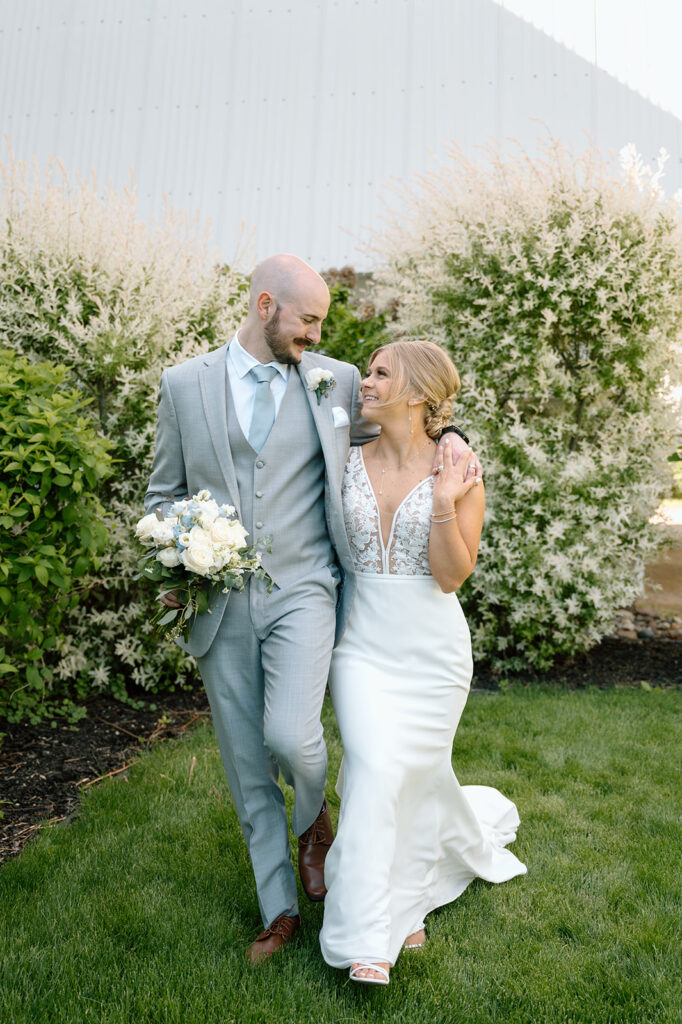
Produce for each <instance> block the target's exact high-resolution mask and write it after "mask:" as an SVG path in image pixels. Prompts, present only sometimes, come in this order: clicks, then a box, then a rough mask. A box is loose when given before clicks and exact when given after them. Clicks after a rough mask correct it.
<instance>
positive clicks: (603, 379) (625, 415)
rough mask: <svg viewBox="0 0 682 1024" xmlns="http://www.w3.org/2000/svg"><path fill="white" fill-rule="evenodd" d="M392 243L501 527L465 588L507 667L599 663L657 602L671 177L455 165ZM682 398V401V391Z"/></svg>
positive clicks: (673, 377) (672, 325)
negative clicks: (617, 628)
mask: <svg viewBox="0 0 682 1024" xmlns="http://www.w3.org/2000/svg"><path fill="white" fill-rule="evenodd" d="M451 157H452V158H451V160H450V161H449V162H448V164H447V165H446V166H444V167H443V168H442V170H441V171H440V172H438V173H437V174H435V175H433V176H431V177H426V178H424V179H422V180H421V182H420V184H419V185H418V186H416V187H415V189H414V190H412V191H409V192H408V193H407V195H406V196H405V203H404V207H403V213H402V214H401V218H400V220H396V222H395V223H394V224H393V225H392V226H391V227H389V229H388V231H387V232H386V234H385V236H384V237H383V238H382V239H380V240H379V241H378V243H377V249H378V251H379V253H380V257H381V259H382V260H383V263H382V266H381V267H380V269H379V271H378V274H377V275H376V276H377V278H378V285H379V286H383V287H384V289H385V290H386V291H385V294H387V295H388V296H389V298H391V297H392V299H393V301H394V302H395V303H396V304H397V307H398V311H397V320H396V325H395V330H396V332H397V334H398V335H399V336H402V337H408V338H409V337H422V338H430V339H432V340H435V341H437V342H439V343H440V344H442V345H443V346H444V347H446V348H447V349H448V350H449V351H450V352H451V353H452V355H453V357H454V361H455V363H456V365H457V367H458V369H459V371H460V375H461V377H462V390H461V396H460V399H459V401H458V405H457V414H458V417H461V420H462V422H463V424H464V426H465V429H466V430H467V433H469V434H470V436H471V439H472V443H473V446H474V447H475V448H476V449H477V450H478V451H479V452H480V455H481V458H482V460H483V463H484V466H485V481H486V492H487V499H488V512H487V517H486V524H485V526H484V531H483V539H482V543H481V549H480V556H479V561H478V565H477V567H476V571H475V573H474V574H473V576H472V577H471V578H470V580H469V581H468V582H467V584H466V585H465V587H464V588H463V591H462V601H463V604H464V605H465V607H466V610H467V612H468V618H469V624H470V626H471V629H472V635H473V640H474V647H475V651H476V653H477V655H478V656H479V657H485V658H487V659H489V660H490V661H491V662H492V663H493V664H494V665H496V666H497V667H498V669H499V670H500V671H504V670H507V669H510V670H522V669H523V668H524V667H525V666H526V665H528V664H530V665H532V666H535V667H537V668H546V667H548V666H549V665H550V664H551V662H552V661H553V659H554V658H556V657H557V656H558V655H560V654H571V653H573V652H576V651H580V650H584V649H587V648H588V647H590V646H591V645H593V644H594V643H595V642H596V641H597V640H599V639H600V638H601V637H602V636H603V635H604V633H605V632H607V631H608V630H609V628H610V626H611V624H612V621H613V616H614V612H615V610H616V609H617V608H619V607H622V606H626V605H628V604H630V602H631V601H632V600H633V599H634V598H635V597H636V596H637V595H638V594H639V593H640V591H641V587H642V583H643V575H644V565H645V562H646V560H647V559H649V558H650V557H651V556H652V554H653V553H654V552H655V551H656V549H657V547H658V545H659V544H660V543H661V537H660V531H656V529H655V528H654V527H652V526H651V524H650V522H649V519H650V517H651V514H652V512H653V511H654V510H655V508H656V507H657V505H658V503H659V502H660V500H661V498H662V497H663V496H664V495H665V494H666V492H667V491H668V490H669V488H670V482H671V481H670V468H669V464H668V462H667V459H668V457H669V455H670V454H671V453H672V452H673V451H674V449H675V447H676V444H677V443H678V441H677V440H676V435H678V430H679V405H678V406H677V407H676V405H675V400H674V395H675V386H676V384H677V383H678V382H679V380H680V366H681V363H682V360H681V359H680V355H681V348H680V339H681V336H682V288H681V286H680V282H682V227H681V221H680V216H679V207H678V205H677V203H676V202H674V201H672V200H671V201H667V200H666V199H665V197H664V196H663V194H662V192H661V190H660V187H659V172H657V173H652V172H651V171H650V170H649V169H648V168H645V167H644V166H643V165H642V163H641V160H640V159H639V158H638V157H637V155H636V153H635V152H634V151H633V150H632V149H631V148H627V149H626V150H624V151H623V154H622V157H621V158H622V168H623V176H622V180H621V179H618V178H616V177H614V176H613V174H612V173H611V172H610V170H609V169H608V168H607V167H606V166H605V165H604V164H603V163H602V162H601V160H600V159H599V157H598V156H597V155H595V154H594V153H592V152H587V153H586V154H585V155H584V156H582V157H581V158H580V159H576V158H575V157H574V156H572V155H571V154H569V153H567V152H565V151H563V150H562V149H561V148H560V147H559V146H558V145H554V144H552V145H550V146H549V147H548V149H547V152H546V153H545V155H544V158H543V159H541V160H535V161H531V160H530V158H527V157H523V158H520V159H518V160H511V159H506V160H505V159H502V158H501V157H499V156H495V155H493V157H492V160H491V165H490V166H489V167H488V168H487V169H486V168H482V167H480V166H475V165H473V164H471V163H469V162H467V161H466V160H465V159H464V158H463V157H462V156H461V155H460V154H459V153H458V152H456V151H454V152H453V153H452V154H451ZM678 394H679V392H678Z"/></svg>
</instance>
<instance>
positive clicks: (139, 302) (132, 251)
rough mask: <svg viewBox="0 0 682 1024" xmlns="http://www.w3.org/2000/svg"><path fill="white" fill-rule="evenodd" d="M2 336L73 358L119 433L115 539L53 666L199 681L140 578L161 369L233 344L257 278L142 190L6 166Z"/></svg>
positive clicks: (121, 685)
mask: <svg viewBox="0 0 682 1024" xmlns="http://www.w3.org/2000/svg"><path fill="white" fill-rule="evenodd" d="M0 176H1V178H2V193H1V194H0V344H2V345H4V346H5V347H8V348H11V349H14V350H16V351H17V352H19V353H21V354H23V355H25V356H26V357H27V358H28V359H30V360H31V361H35V360H43V359H49V360H50V361H52V362H55V363H61V364H64V365H65V366H67V367H68V373H69V381H70V382H71V383H72V384H73V386H75V387H77V388H78V389H79V391H80V393H81V395H82V396H83V397H87V398H90V399H92V402H91V404H90V405H89V406H88V407H87V414H88V415H90V416H91V417H92V419H93V423H94V425H95V426H96V428H97V430H98V431H99V432H101V433H102V434H103V435H104V436H105V437H107V438H109V439H110V441H111V443H112V455H113V457H114V460H115V462H114V468H115V473H114V475H112V476H111V477H110V478H109V479H108V480H107V481H105V482H104V484H103V486H102V488H101V492H100V497H101V500H102V502H103V504H104V506H105V507H106V510H107V515H108V516H109V519H110V528H109V542H108V545H107V547H106V549H105V551H104V552H103V553H102V558H101V563H100V567H99V571H98V573H97V575H96V578H94V579H93V581H92V584H93V585H92V588H91V589H90V591H89V592H88V594H87V595H86V596H85V597H84V599H83V600H81V601H80V602H79V603H78V604H77V605H76V606H74V607H73V608H69V609H67V610H66V612H65V614H64V618H63V621H62V625H61V628H62V638H61V642H60V645H59V648H58V650H57V651H56V664H55V666H54V674H55V677H56V678H59V679H60V680H63V681H64V682H66V681H67V680H71V681H72V683H75V684H77V685H78V687H79V690H80V691H81V692H82V691H84V690H86V689H87V690H89V691H95V692H109V693H112V694H114V695H115V696H117V697H119V698H125V696H126V693H127V690H128V687H129V686H130V685H131V684H132V685H133V686H135V687H140V688H143V689H145V690H148V691H158V690H162V689H164V688H166V687H171V688H172V687H174V686H178V685H179V686H184V685H194V683H195V681H196V669H195V666H194V662H193V660H192V659H191V658H189V657H188V656H187V655H185V654H184V653H183V652H182V651H181V650H180V649H179V648H178V647H177V646H176V645H174V644H163V643H159V640H158V638H157V637H155V636H154V635H153V632H152V627H151V623H150V621H149V620H150V618H151V609H152V607H153V605H152V604H150V597H149V595H148V594H146V593H145V592H144V590H143V588H142V587H141V585H140V583H139V581H137V580H136V578H135V577H136V575H137V557H138V552H137V551H136V550H135V542H134V537H133V526H134V524H135V523H136V522H137V520H138V519H139V518H140V516H141V515H142V514H143V512H144V509H143V505H142V499H143V496H144V493H145V491H146V489H147V484H148V481H149V472H150V468H151V461H152V457H153V451H154V438H155V425H156V396H157V390H158V383H159V379H160V376H161V372H162V370H163V369H164V368H165V367H166V366H169V365H171V364H172V363H176V362H181V361H183V360H184V359H187V358H190V357H191V356H195V355H198V354H199V353H200V352H203V351H207V350H209V349H211V348H216V347H218V346H219V345H221V344H223V343H224V342H226V341H227V340H228V339H229V338H230V336H231V334H232V332H233V331H234V328H235V326H236V325H237V324H238V323H239V321H240V320H241V317H242V314H243V311H244V307H245V303H246V298H247V293H248V281H247V280H246V278H245V277H244V275H242V274H240V273H238V272H236V271H234V270H231V269H230V268H228V267H225V266H224V265H221V262H220V260H219V258H218V255H217V253H216V252H215V251H214V250H213V249H212V248H211V247H210V246H209V245H208V244H207V241H206V233H205V231H204V230H203V229H202V228H201V226H200V225H197V224H196V223H195V222H194V221H192V220H189V219H188V218H186V217H184V216H183V215H181V214H178V213H176V212H174V211H173V210H171V209H167V210H166V212H165V214H164V216H163V218H162V219H161V220H160V221H159V222H157V223H154V224H152V225H147V224H145V223H144V222H142V221H140V220H139V219H138V216H137V211H136V201H135V194H134V192H125V193H116V192H114V191H111V190H110V191H108V192H105V193H104V194H102V193H100V192H99V191H98V189H97V185H96V183H95V182H80V183H76V184H73V183H72V182H71V181H70V180H69V179H68V177H67V176H66V175H65V174H64V173H63V172H62V171H61V170H60V168H59V167H58V166H56V165H53V166H50V167H48V168H47V169H46V171H45V172H44V173H43V172H40V171H39V170H37V169H36V170H35V171H30V170H27V169H26V168H24V167H23V166H21V165H18V164H14V163H9V164H8V165H7V166H2V165H0Z"/></svg>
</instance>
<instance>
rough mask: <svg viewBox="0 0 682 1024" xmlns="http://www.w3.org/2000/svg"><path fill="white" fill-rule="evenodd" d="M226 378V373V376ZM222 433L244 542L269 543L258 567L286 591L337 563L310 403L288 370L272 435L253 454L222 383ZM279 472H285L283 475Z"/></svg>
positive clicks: (297, 379) (299, 381) (230, 392)
mask: <svg viewBox="0 0 682 1024" xmlns="http://www.w3.org/2000/svg"><path fill="white" fill-rule="evenodd" d="M225 376H226V378H227V368H226V371H225ZM227 433H228V437H229V441H230V451H231V453H232V461H233V463H234V469H235V474H236V477H237V486H238V488H239V504H240V511H241V521H242V523H243V524H244V527H245V529H247V530H248V532H249V543H254V542H255V541H257V540H258V539H259V538H261V537H266V536H267V537H271V538H272V552H271V553H270V554H264V556H263V565H264V567H265V568H266V569H267V571H268V572H269V573H270V575H271V576H272V578H273V580H274V581H275V583H276V584H277V585H278V586H280V587H283V586H286V585H287V584H291V583H293V582H294V581H295V580H297V579H300V578H301V577H302V576H306V575H307V574H309V573H311V572H315V571H316V570H318V569H320V568H321V567H322V566H324V565H332V564H333V563H334V562H335V561H336V559H335V555H334V549H333V547H332V544H331V541H330V539H329V532H328V529H327V522H326V517H325V464H324V457H323V454H322V447H321V445H320V439H319V436H318V432H317V428H316V426H315V421H314V419H313V416H312V413H311V411H310V403H309V402H308V398H307V396H306V393H305V391H304V389H303V385H302V383H301V379H300V377H299V375H298V373H296V372H295V371H294V369H293V368H292V370H291V372H290V373H289V382H288V384H287V389H286V392H285V395H284V398H283V399H282V404H281V406H280V409H279V413H278V414H277V419H276V420H275V422H274V424H273V427H272V430H271V431H270V434H269V436H268V439H267V441H266V442H265V444H264V445H263V447H262V448H261V450H260V452H255V451H254V450H253V448H252V447H251V445H250V444H249V442H248V440H247V439H246V438H245V437H244V433H243V431H242V429H241V427H240V425H239V420H238V419H237V415H236V413H235V411H234V402H233V400H232V390H231V388H230V382H229V378H227ZM282 469H285V471H284V472H282Z"/></svg>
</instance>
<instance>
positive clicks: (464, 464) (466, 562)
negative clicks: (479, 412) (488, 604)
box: [429, 442, 485, 594]
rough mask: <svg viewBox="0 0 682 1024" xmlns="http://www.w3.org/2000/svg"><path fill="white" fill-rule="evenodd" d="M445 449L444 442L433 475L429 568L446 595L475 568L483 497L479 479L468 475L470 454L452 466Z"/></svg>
mask: <svg viewBox="0 0 682 1024" xmlns="http://www.w3.org/2000/svg"><path fill="white" fill-rule="evenodd" d="M447 448H448V445H447V442H446V444H445V451H444V453H443V457H442V461H440V460H439V461H438V464H437V466H436V470H435V471H434V472H435V479H434V485H433V509H432V512H431V533H430V536H429V564H430V567H431V572H432V573H433V578H434V579H435V580H436V582H437V583H438V586H439V587H440V588H441V590H442V591H444V592H445V593H446V594H449V593H452V591H454V590H458V589H459V588H460V587H461V585H462V583H464V580H465V579H466V578H467V577H468V576H470V575H471V573H472V572H473V569H474V566H475V565H476V558H477V556H478V545H479V542H480V539H481V529H482V527H483V514H484V512H485V493H484V489H483V483H482V482H481V481H480V479H478V478H476V477H472V475H471V474H470V473H468V472H467V470H468V467H469V465H470V462H471V460H472V458H473V454H472V453H471V452H470V451H468V450H467V451H466V452H462V453H461V454H460V455H459V457H457V458H456V459H455V461H454V462H453V461H452V459H451V458H449V452H448V451H447ZM439 466H442V469H439Z"/></svg>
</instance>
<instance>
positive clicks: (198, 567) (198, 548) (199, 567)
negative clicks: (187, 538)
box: [180, 542, 213, 576]
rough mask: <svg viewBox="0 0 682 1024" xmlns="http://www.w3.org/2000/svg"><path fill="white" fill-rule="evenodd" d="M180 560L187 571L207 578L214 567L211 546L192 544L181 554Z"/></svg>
mask: <svg viewBox="0 0 682 1024" xmlns="http://www.w3.org/2000/svg"><path fill="white" fill-rule="evenodd" d="M180 559H181V561H182V564H183V565H184V567H185V569H189V571H190V572H195V573H197V574H198V575H199V576H207V575H208V573H209V572H210V570H211V566H212V565H213V548H212V547H211V546H210V545H209V544H199V543H195V542H192V543H191V544H190V546H189V547H188V548H185V550H184V551H183V552H181V554H180Z"/></svg>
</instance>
